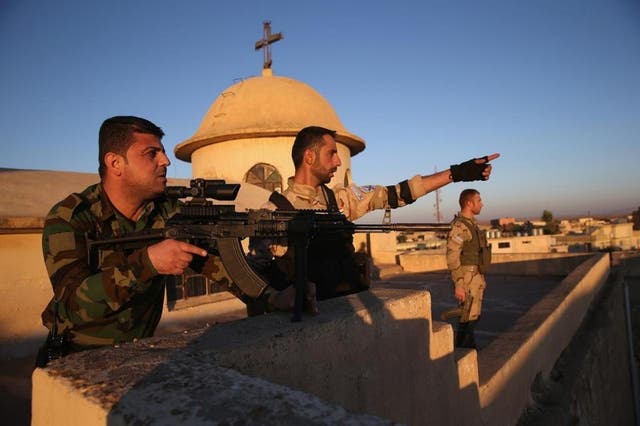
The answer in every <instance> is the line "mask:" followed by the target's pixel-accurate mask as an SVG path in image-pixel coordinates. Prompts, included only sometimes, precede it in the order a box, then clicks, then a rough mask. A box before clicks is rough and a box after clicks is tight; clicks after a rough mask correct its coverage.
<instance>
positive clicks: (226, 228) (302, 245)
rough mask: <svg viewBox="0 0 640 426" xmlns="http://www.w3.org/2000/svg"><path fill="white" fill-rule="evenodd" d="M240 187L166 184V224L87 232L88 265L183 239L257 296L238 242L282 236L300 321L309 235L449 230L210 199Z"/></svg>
mask: <svg viewBox="0 0 640 426" xmlns="http://www.w3.org/2000/svg"><path fill="white" fill-rule="evenodd" d="M239 189H240V185H239V184H227V183H226V182H225V181H223V180H205V179H194V180H191V182H190V187H173V186H170V187H167V188H166V190H165V195H166V197H167V198H174V199H186V200H185V201H184V202H183V204H182V205H181V206H180V207H179V211H178V213H177V214H176V215H175V216H173V217H172V218H171V219H169V220H168V221H167V223H166V225H165V227H164V228H162V229H150V230H145V231H141V232H137V233H132V234H129V235H126V236H123V237H115V238H107V239H97V240H96V239H91V238H89V236H88V235H86V236H85V239H86V244H87V259H89V264H90V266H91V267H92V268H94V269H97V268H98V263H99V262H98V259H99V257H100V250H103V249H123V250H124V249H130V248H139V247H141V246H143V245H146V244H153V243H155V242H159V241H161V240H163V239H166V238H172V239H177V240H183V241H188V242H190V243H191V244H194V245H197V246H199V247H202V248H204V249H206V250H207V251H208V252H217V253H218V254H219V255H220V259H221V261H222V264H223V265H224V267H225V269H226V270H227V272H228V273H229V276H230V278H231V279H232V280H233V282H234V283H235V285H237V286H238V288H239V289H240V290H241V291H242V292H243V293H244V294H245V295H247V296H248V297H251V298H257V297H259V296H260V295H261V294H262V293H263V292H264V290H265V288H266V287H267V286H268V285H269V284H268V283H267V282H266V281H265V280H264V278H262V277H261V276H260V275H259V274H258V273H256V272H255V271H254V270H253V269H252V268H251V266H250V265H249V264H248V262H247V259H246V257H245V254H244V250H243V249H242V245H241V243H240V241H241V240H242V239H244V238H270V239H287V241H288V244H289V245H290V246H291V247H294V250H295V261H294V262H295V263H294V265H295V286H296V301H295V308H294V318H293V320H294V321H299V320H300V318H301V312H302V304H303V300H304V289H305V287H306V282H307V249H308V246H309V241H310V240H311V239H313V238H316V237H318V236H319V235H322V236H326V235H327V234H334V235H336V234H337V233H348V234H353V233H354V232H390V231H435V232H445V231H448V230H449V229H450V226H449V225H448V224H431V223H423V224H416V223H409V224H391V223H390V224H384V225H366V224H365V225H360V224H354V223H352V222H350V221H349V220H347V218H346V217H345V216H344V215H343V214H342V213H338V212H330V211H325V210H294V211H282V210H276V211H272V210H268V209H254V210H248V211H247V212H236V211H235V208H234V206H233V205H221V204H214V203H213V202H212V201H211V200H210V199H214V200H220V201H233V200H235V198H236V196H237V193H238V190H239Z"/></svg>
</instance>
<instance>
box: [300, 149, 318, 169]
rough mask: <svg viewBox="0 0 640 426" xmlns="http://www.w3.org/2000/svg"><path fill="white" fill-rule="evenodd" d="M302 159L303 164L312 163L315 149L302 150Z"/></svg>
mask: <svg viewBox="0 0 640 426" xmlns="http://www.w3.org/2000/svg"><path fill="white" fill-rule="evenodd" d="M303 160H304V162H305V164H307V165H308V166H310V165H312V164H313V163H314V162H315V161H316V153H315V151H313V150H311V149H307V150H305V151H304V157H303Z"/></svg>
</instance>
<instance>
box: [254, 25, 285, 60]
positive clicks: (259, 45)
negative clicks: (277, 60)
mask: <svg viewBox="0 0 640 426" xmlns="http://www.w3.org/2000/svg"><path fill="white" fill-rule="evenodd" d="M262 28H263V31H264V37H263V38H262V39H261V40H258V41H256V44H255V50H260V49H263V52H264V65H263V66H262V68H263V69H265V70H266V69H271V62H272V61H271V44H273V43H275V42H276V41H279V40H282V39H283V38H284V36H283V35H282V33H275V34H271V21H264V22H263V23H262Z"/></svg>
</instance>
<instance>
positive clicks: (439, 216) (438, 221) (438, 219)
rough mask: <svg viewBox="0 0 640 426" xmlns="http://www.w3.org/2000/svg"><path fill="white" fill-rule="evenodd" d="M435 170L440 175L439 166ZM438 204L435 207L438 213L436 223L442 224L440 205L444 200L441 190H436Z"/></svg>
mask: <svg viewBox="0 0 640 426" xmlns="http://www.w3.org/2000/svg"><path fill="white" fill-rule="evenodd" d="M433 170H434V171H435V173H438V166H435V167H434V168H433ZM435 192H436V203H435V204H434V205H433V206H434V207H435V208H436V213H435V215H434V216H435V218H436V223H440V222H441V221H442V214H441V213H440V203H441V202H442V199H441V198H440V189H436V191H435Z"/></svg>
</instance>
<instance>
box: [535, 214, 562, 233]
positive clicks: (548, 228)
mask: <svg viewBox="0 0 640 426" xmlns="http://www.w3.org/2000/svg"><path fill="white" fill-rule="evenodd" d="M540 219H541V220H542V221H543V222H544V223H545V225H544V228H543V232H544V233H545V234H546V235H549V234H557V233H558V229H559V226H558V221H557V220H554V219H553V213H551V212H550V211H549V210H543V211H542V216H541V217H540Z"/></svg>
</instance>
